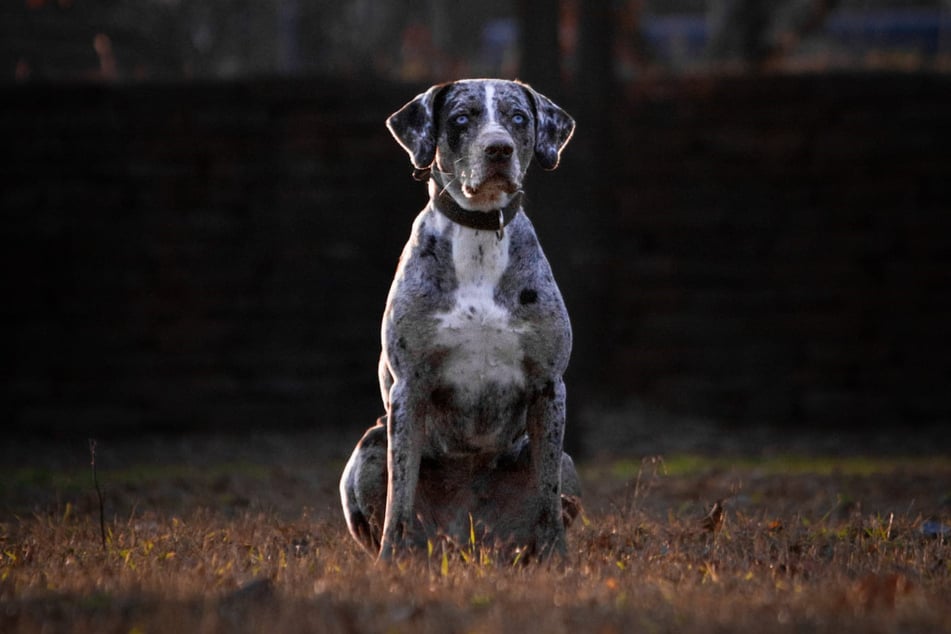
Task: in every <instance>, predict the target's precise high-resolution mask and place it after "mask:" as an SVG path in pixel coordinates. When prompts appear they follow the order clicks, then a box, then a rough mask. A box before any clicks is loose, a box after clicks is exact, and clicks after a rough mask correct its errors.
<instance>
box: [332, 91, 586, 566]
mask: <svg viewBox="0 0 951 634" xmlns="http://www.w3.org/2000/svg"><path fill="white" fill-rule="evenodd" d="M386 123H387V127H388V128H389V130H390V132H391V133H392V134H393V136H394V137H395V138H396V141H397V142H398V143H399V144H400V145H401V146H402V147H403V148H404V149H405V150H406V151H407V153H408V154H409V155H410V158H411V161H412V163H413V166H414V168H415V175H416V177H417V179H418V180H428V181H429V185H428V186H429V195H430V199H429V203H428V204H427V205H426V207H425V208H424V209H423V211H422V213H420V214H419V216H418V217H417V218H416V220H415V222H414V223H413V228H412V233H411V236H410V239H409V241H408V242H407V244H406V246H405V248H404V249H403V252H402V255H401V257H400V261H399V265H398V267H397V271H396V276H395V278H394V281H393V284H392V286H391V288H390V293H389V296H388V298H387V302H386V308H385V311H384V316H383V326H382V354H381V356H380V364H379V380H380V390H381V394H382V397H383V403H384V406H385V411H386V413H385V415H384V416H382V417H381V418H380V419H379V420H378V421H377V424H376V425H375V426H373V427H371V428H370V429H368V430H367V431H366V433H365V434H364V436H363V438H362V439H361V440H360V442H359V443H358V444H357V446H356V448H355V449H354V451H353V454H352V455H351V456H350V459H349V461H348V462H347V465H346V467H345V469H344V472H343V475H342V477H341V481H340V494H341V501H342V504H343V511H344V515H345V518H346V521H347V526H348V528H349V530H350V532H351V534H352V535H353V537H354V538H355V539H356V540H357V541H358V542H359V543H360V544H361V545H362V546H363V547H364V548H366V549H367V550H368V551H369V552H370V553H371V554H373V555H377V556H378V557H379V559H380V560H389V559H393V558H395V557H397V556H402V555H404V554H406V553H409V552H412V551H414V550H417V551H418V550H420V549H426V548H427V547H431V545H432V543H433V541H434V540H437V539H449V540H450V541H451V542H453V543H456V544H460V545H465V544H469V543H470V542H472V540H474V539H478V540H479V542H480V544H492V545H495V546H496V547H498V548H500V549H507V550H506V552H516V553H519V555H518V556H521V555H523V554H526V553H527V557H532V556H535V557H537V558H538V559H548V558H550V557H551V556H552V554H554V553H557V554H560V555H562V556H563V555H565V554H566V552H567V551H566V548H567V547H566V542H565V530H566V527H567V526H568V525H569V524H570V522H571V520H572V519H573V518H574V517H575V515H576V514H577V513H578V511H579V506H578V504H579V501H580V496H581V489H580V482H579V479H578V475H577V472H576V470H575V468H574V465H573V463H572V460H571V458H570V457H569V456H568V455H567V454H566V453H565V452H564V451H563V447H562V445H563V438H564V429H565V385H564V381H563V378H562V377H563V374H564V372H565V369H566V367H567V365H568V358H569V355H570V352H571V327H570V323H569V320H568V313H567V311H566V309H565V305H564V301H563V300H562V296H561V292H560V291H559V289H558V286H557V285H556V284H555V280H554V277H553V275H552V271H551V267H550V265H549V263H548V261H547V260H546V258H545V255H544V254H543V253H542V250H541V247H540V246H539V242H538V238H537V237H536V234H535V230H534V228H533V226H532V223H531V222H530V220H529V219H528V216H527V215H526V214H525V213H524V210H523V208H522V199H523V194H522V183H523V180H524V178H525V173H526V170H527V169H528V166H529V164H530V163H531V162H532V160H533V159H534V160H535V161H536V162H537V163H538V164H540V165H541V167H542V168H544V169H546V170H553V169H555V168H556V167H557V166H558V163H559V160H560V157H561V152H562V149H563V148H564V147H565V145H566V144H567V143H568V140H569V139H570V138H571V136H572V134H573V133H574V127H575V124H574V120H573V119H572V118H571V117H570V116H569V115H568V114H567V113H566V112H565V111H564V110H562V109H561V108H560V107H559V106H557V105H555V104H554V103H553V102H552V101H551V100H550V99H548V98H547V97H545V96H544V95H542V94H540V93H538V92H536V91H535V90H533V89H532V88H531V87H529V86H528V85H527V84H523V83H520V82H514V81H504V80H494V79H477V80H461V81H457V82H452V83H447V84H440V85H436V86H433V87H432V88H430V89H429V90H427V91H426V92H424V93H422V94H420V95H418V96H417V97H416V98H415V99H413V100H412V101H410V102H409V103H408V104H406V105H405V106H404V107H403V108H401V109H400V110H398V111H397V112H396V113H394V114H393V115H391V116H390V117H389V118H388V119H387V122H386Z"/></svg>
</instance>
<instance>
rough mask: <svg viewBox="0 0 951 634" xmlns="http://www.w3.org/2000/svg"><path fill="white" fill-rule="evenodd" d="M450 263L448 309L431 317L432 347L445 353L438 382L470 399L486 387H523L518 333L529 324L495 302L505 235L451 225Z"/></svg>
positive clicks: (503, 266) (505, 264)
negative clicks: (452, 287)
mask: <svg viewBox="0 0 951 634" xmlns="http://www.w3.org/2000/svg"><path fill="white" fill-rule="evenodd" d="M452 264H453V267H454V268H455V277H456V282H457V285H456V288H455V290H454V291H453V297H452V307H451V308H450V309H449V310H448V311H446V312H443V313H440V314H437V315H436V318H437V330H436V343H437V345H439V346H440V347H441V348H442V349H444V350H446V352H447V357H446V360H445V363H444V364H443V365H442V375H443V376H442V378H443V380H444V381H446V382H448V383H449V384H451V385H453V387H455V388H456V391H457V393H458V394H460V395H470V396H474V397H477V396H478V394H479V392H481V391H482V389H483V388H484V387H485V386H487V385H489V384H495V385H498V386H509V387H518V388H520V387H522V386H523V385H524V383H525V375H524V370H523V366H522V361H523V356H524V352H523V348H522V343H521V335H522V334H523V333H524V332H525V331H526V330H527V328H528V326H527V325H526V324H524V323H516V321H515V320H514V319H513V316H512V314H511V312H510V311H509V310H508V309H507V308H506V307H505V306H503V305H502V304H500V303H499V302H498V301H497V300H496V296H497V293H498V289H499V284H500V282H501V280H502V277H503V275H504V274H505V272H506V270H507V269H508V266H509V237H508V236H507V235H506V236H504V237H503V238H502V239H501V240H500V239H499V238H497V237H496V235H495V233H494V232H491V231H472V230H469V229H464V228H460V227H454V228H453V236H452Z"/></svg>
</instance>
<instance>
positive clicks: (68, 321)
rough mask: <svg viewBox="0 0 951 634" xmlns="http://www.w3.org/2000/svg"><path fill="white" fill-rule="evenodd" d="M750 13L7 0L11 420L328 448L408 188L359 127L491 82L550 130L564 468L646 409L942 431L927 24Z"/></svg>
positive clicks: (938, 243) (23, 427)
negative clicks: (325, 437) (556, 144)
mask: <svg viewBox="0 0 951 634" xmlns="http://www.w3.org/2000/svg"><path fill="white" fill-rule="evenodd" d="M411 4H412V3H411ZM763 4H769V3H755V2H753V3H751V2H742V1H731V2H710V3H705V2H688V1H683V2H666V3H665V2H615V3H613V5H612V3H572V2H560V3H559V2H541V1H539V0H524V1H522V2H495V3H492V2H487V3H482V4H480V8H479V9H478V10H476V9H471V8H466V7H463V5H462V4H458V3H449V2H438V1H432V2H429V3H424V5H412V6H415V7H416V9H412V8H410V5H407V7H406V8H403V9H402V10H401V8H400V6H399V3H374V2H360V1H353V2H344V3H339V2H337V3H333V4H332V6H331V3H321V2H305V1H304V0H295V1H289V0H280V1H279V0H271V1H269V2H260V3H248V2H239V1H237V0H234V1H231V2H221V3H212V5H213V6H212V8H208V7H207V6H204V5H199V4H196V3H187V2H177V1H174V0H167V1H161V2H160V1H158V0H137V1H132V2H122V3H108V2H107V3H92V2H83V1H81V0H70V1H66V0H60V1H58V2H56V1H50V0H47V1H43V0H28V1H25V2H14V3H5V4H4V8H3V9H0V23H2V25H3V26H0V35H2V37H3V44H2V46H3V48H2V55H3V62H4V64H5V66H4V70H3V72H4V73H5V75H4V76H3V78H2V83H0V138H3V139H4V147H5V148H6V161H5V162H4V165H3V166H2V167H0V204H2V212H3V231H2V238H0V252H2V254H3V255H2V257H3V269H4V271H5V275H4V278H3V281H2V282H0V284H2V285H0V297H2V298H3V299H2V308H0V316H2V319H3V323H4V328H3V332H4V335H3V338H2V345H3V358H4V361H3V363H2V366H0V372H2V388H0V417H2V420H3V421H4V422H5V425H6V428H7V429H8V430H12V433H14V434H35V433H40V434H53V435H72V434H81V435H95V434H99V435H101V434H110V433H116V434H124V433H132V432H135V433H140V432H142V431H155V430H165V431H174V432H183V431H194V430H214V431H229V430H249V429H250V430H257V429H262V428H266V429H271V430H274V429H277V430H280V429H315V428H317V429H321V428H325V429H341V428H344V429H352V430H353V435H354V440H355V439H356V437H357V436H358V435H359V433H360V431H361V430H362V429H363V428H364V427H366V426H368V425H369V424H371V423H372V421H373V419H374V418H375V417H376V416H378V415H379V414H380V413H381V404H380V401H379V394H378V388H377V386H376V360H377V356H378V354H379V334H378V333H379V322H380V317H381V312H382V308H383V303H384V300H385V296H386V291H387V288H388V286H389V282H390V279H391V276H392V274H393V270H394V268H395V264H396V260H397V257H398V255H399V251H400V249H401V247H402V244H403V242H404V241H405V239H406V237H407V235H408V232H409V226H410V223H411V222H412V219H413V217H414V216H415V214H416V213H417V212H418V211H419V210H420V209H421V208H422V207H423V205H424V204H425V196H426V194H425V188H424V187H423V186H422V185H420V184H419V183H416V182H414V181H413V180H412V179H411V178H410V172H411V166H410V165H409V162H408V160H407V157H406V155H405V153H404V152H403V151H402V150H401V149H400V148H399V147H398V146H397V145H396V143H395V142H394V141H393V140H392V139H391V138H390V136H389V134H388V133H387V132H386V130H385V128H384V127H383V121H384V120H385V118H386V116H387V115H388V114H390V113H391V112H392V111H394V110H395V109H397V108H398V107H399V106H401V105H402V104H403V103H405V102H406V101H408V100H409V99H411V98H412V97H413V96H414V95H415V94H416V93H418V92H420V91H422V90H423V89H425V88H426V87H427V86H428V85H429V84H430V83H433V82H435V81H441V80H445V79H449V78H452V77H456V76H468V75H482V74H489V75H501V76H506V77H520V78H522V79H525V80H527V81H529V82H530V83H532V84H533V85H534V86H535V87H536V88H537V89H539V90H540V91H542V92H544V93H546V94H548V95H549V96H551V97H553V98H554V99H556V101H558V102H559V103H560V104H562V105H564V106H565V107H566V108H567V109H569V111H570V112H571V113H572V114H573V115H575V117H576V118H577V120H578V130H577V133H576V136H575V138H574V140H573V141H572V143H571V144H570V145H569V146H568V148H567V150H566V152H565V155H564V161H563V163H562V166H561V167H560V168H559V170H558V171H556V172H553V173H550V174H549V173H543V172H542V171H541V170H536V171H532V172H531V174H530V177H529V181H528V186H527V192H528V196H527V210H528V213H529V214H530V216H531V217H532V218H533V221H534V222H535V224H536V227H537V228H538V230H539V232H540V234H541V239H542V244H543V246H544V247H545V249H546V253H547V255H548V257H549V259H550V260H551V261H552V265H553V268H554V271H555V275H556V277H557V279H558V280H559V282H560V285H561V287H562V290H563V293H564V295H565V297H566V301H567V303H568V308H569V311H570V313H571V315H572V319H573V323H574V328H575V335H576V345H575V352H574V356H573V361H572V366H571V369H570V370H569V374H568V377H567V380H568V385H569V408H570V410H571V416H572V419H573V420H572V427H571V428H570V430H569V443H570V444H572V445H573V446H574V447H575V448H576V449H581V450H584V449H585V448H586V447H588V446H589V445H591V444H596V443H597V441H592V440H591V439H592V438H608V439H612V438H614V439H617V441H618V442H624V441H625V439H628V438H629V437H630V434H626V433H625V432H624V431H623V430H619V429H616V425H617V422H618V420H621V421H623V423H622V424H624V425H638V424H644V425H646V426H650V425H651V424H655V425H656V421H658V420H661V421H664V420H671V418H689V419H691V420H698V421H703V424H706V425H708V426H709V427H711V428H712V427H716V428H722V429H728V430H730V431H732V432H734V433H744V431H745V430H750V429H754V428H760V427H763V426H769V427H771V428H775V429H788V430H793V429H801V428H810V429H833V430H849V431H852V432H859V433H865V432H868V433H871V432H872V431H873V430H876V432H877V430H881V429H884V428H890V429H894V430H898V432H899V433H907V434H914V433H918V432H919V431H921V430H931V431H934V430H939V438H944V439H946V438H947V435H946V432H941V430H944V429H946V425H947V423H948V422H949V419H951V398H949V394H948V392H949V390H948V387H949V379H951V360H949V352H951V346H949V335H948V324H949V322H951V152H949V150H948V140H951V116H949V113H951V81H949V75H948V73H947V71H948V69H949V68H951V61H949V60H951V55H949V53H951V35H949V34H951V20H949V9H948V7H947V6H945V5H943V4H942V3H940V2H918V3H909V2H905V3H901V2H891V3H889V2H805V1H802V2H789V3H776V4H775V5H770V6H772V7H774V9H776V8H777V7H780V6H781V5H782V7H783V8H784V9H785V12H780V11H778V9H776V10H774V9H771V10H770V11H765V10H764V9H763V8H762V5H763ZM419 6H423V7H424V8H423V9H420V8H419ZM625 413H626V414H625ZM608 421H610V425H611V426H615V428H613V429H607V426H608V424H609V423H608ZM652 421H653V423H652Z"/></svg>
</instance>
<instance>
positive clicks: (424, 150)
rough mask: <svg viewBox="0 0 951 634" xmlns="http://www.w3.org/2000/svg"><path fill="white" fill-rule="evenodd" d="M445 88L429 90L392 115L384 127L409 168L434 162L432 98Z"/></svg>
mask: <svg viewBox="0 0 951 634" xmlns="http://www.w3.org/2000/svg"><path fill="white" fill-rule="evenodd" d="M445 87H446V84H438V85H436V86H433V87H432V88H430V89H429V90H427V91H426V92H424V93H422V94H419V95H417V96H416V98H415V99H413V100H412V101H411V102H409V103H408V104H406V105H405V106H403V107H402V108H400V109H399V110H397V111H396V112H394V113H393V114H392V115H390V117H389V118H388V119H387V120H386V127H387V128H389V130H390V133H391V134H392V135H393V137H394V138H395V139H396V141H397V142H398V143H399V144H400V145H401V146H403V149H404V150H406V151H407V152H408V153H409V156H410V159H411V160H412V161H413V167H415V168H416V169H423V168H426V167H429V166H430V165H431V164H432V162H433V160H434V159H435V158H436V113H435V111H434V110H435V106H434V104H435V102H436V95H438V94H439V92H440V91H441V90H442V89H443V88H445Z"/></svg>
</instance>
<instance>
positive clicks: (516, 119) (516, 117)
mask: <svg viewBox="0 0 951 634" xmlns="http://www.w3.org/2000/svg"><path fill="white" fill-rule="evenodd" d="M525 121H526V119H525V115H523V114H522V113H521V112H516V113H515V114H513V115H512V123H514V124H515V125H522V124H523V123H525Z"/></svg>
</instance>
